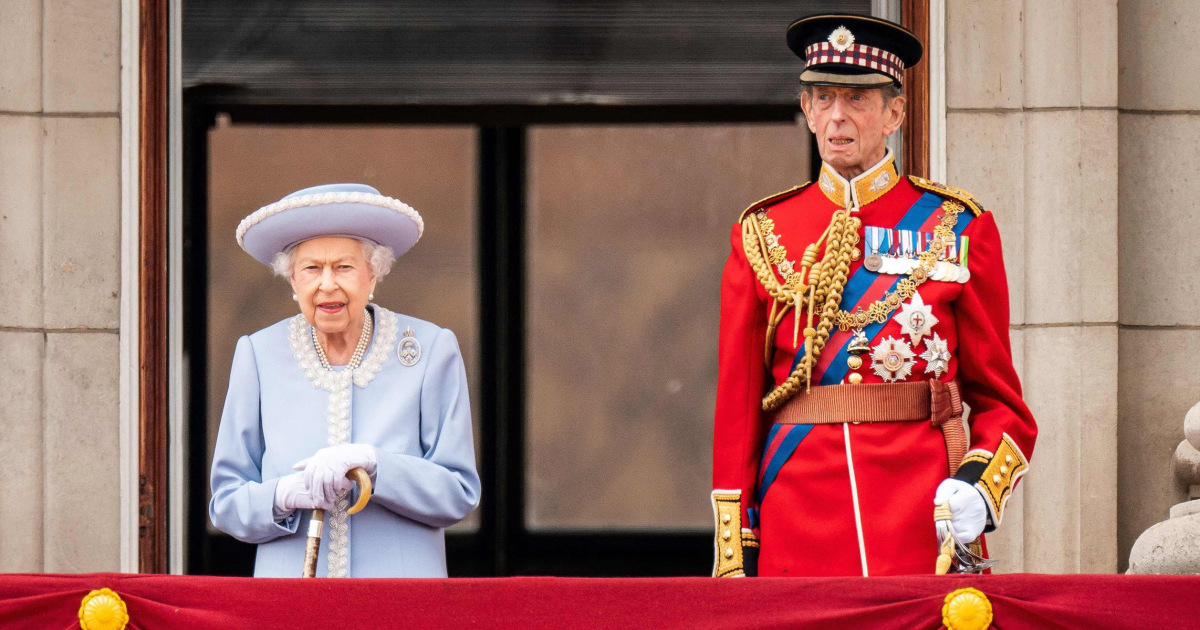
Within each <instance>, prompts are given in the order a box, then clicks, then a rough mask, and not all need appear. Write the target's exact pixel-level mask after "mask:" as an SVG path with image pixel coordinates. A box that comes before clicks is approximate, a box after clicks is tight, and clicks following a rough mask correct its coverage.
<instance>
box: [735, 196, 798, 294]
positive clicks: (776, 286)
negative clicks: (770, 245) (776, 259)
mask: <svg viewBox="0 0 1200 630" xmlns="http://www.w3.org/2000/svg"><path fill="white" fill-rule="evenodd" d="M742 248H743V249H744V250H745V251H746V261H747V262H749V263H750V268H751V269H753V270H754V274H755V275H756V276H758V282H759V283H760V284H762V286H763V288H764V289H766V291H767V294H768V295H770V296H771V297H773V298H775V299H776V300H779V301H780V302H784V303H787V304H789V305H790V304H792V302H793V301H794V300H795V293H794V290H789V289H786V288H785V287H784V285H782V284H780V283H779V281H778V280H776V279H775V272H773V271H771V263H770V262H769V261H768V260H767V259H766V257H765V256H764V255H763V252H764V251H766V242H765V241H764V239H763V237H762V234H761V232H760V231H759V225H758V219H757V216H753V215H752V216H749V217H746V220H744V221H742ZM797 275H799V274H797Z"/></svg>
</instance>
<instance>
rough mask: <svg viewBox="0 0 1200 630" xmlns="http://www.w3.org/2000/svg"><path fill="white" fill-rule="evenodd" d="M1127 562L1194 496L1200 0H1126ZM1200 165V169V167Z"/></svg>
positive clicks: (1123, 502)
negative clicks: (1179, 457)
mask: <svg viewBox="0 0 1200 630" xmlns="http://www.w3.org/2000/svg"><path fill="white" fill-rule="evenodd" d="M1120 27H1121V39H1120V107H1121V109H1120V122H1121V132H1120V167H1121V168H1120V191H1121V194H1120V204H1119V209H1120V231H1119V234H1120V244H1121V250H1120V251H1121V254H1120V283H1121V309H1120V323H1121V332H1120V354H1121V381H1120V384H1121V387H1120V418H1121V424H1120V434H1119V447H1120V451H1119V452H1120V491H1119V499H1120V506H1121V517H1120V523H1119V526H1120V529H1119V532H1120V534H1119V540H1120V557H1121V561H1122V562H1121V568H1122V569H1124V568H1125V561H1126V559H1127V558H1128V557H1129V551H1130V548H1131V547H1132V545H1133V542H1134V540H1136V539H1137V537H1138V535H1139V534H1141V533H1142V531H1143V530H1145V529H1146V528H1147V527H1149V526H1150V525H1152V524H1154V523H1156V522H1158V521H1161V520H1163V519H1165V518H1167V515H1168V511H1169V509H1170V507H1171V506H1172V505H1173V504H1175V503H1178V502H1180V501H1182V500H1184V499H1185V498H1186V496H1185V490H1184V488H1183V487H1182V486H1180V485H1178V484H1177V483H1176V482H1175V480H1174V475H1173V473H1172V454H1173V453H1174V451H1175V446H1176V443H1178V441H1179V418H1181V417H1183V415H1184V413H1185V412H1186V411H1187V410H1188V408H1189V407H1190V406H1191V405H1192V403H1194V402H1196V400H1198V399H1200V378H1197V372H1198V370H1200V367H1198V365H1197V361H1196V358H1197V357H1200V275H1198V274H1197V266H1198V265H1200V257H1198V256H1197V255H1196V248H1195V247H1194V246H1192V245H1191V244H1190V243H1189V241H1190V240H1191V239H1193V238H1194V237H1195V234H1196V226H1197V224H1198V220H1200V204H1198V203H1197V201H1196V199H1197V197H1196V194H1195V191H1194V190H1192V180H1197V179H1198V177H1197V174H1196V173H1197V170H1198V169H1200V113H1198V112H1200V83H1198V82H1197V81H1196V76H1195V73H1194V72H1193V71H1192V70H1191V68H1193V67H1194V66H1195V64H1193V63H1191V62H1192V61H1193V60H1196V59H1200V52H1197V51H1196V50H1195V46H1194V40H1195V34H1196V32H1197V29H1200V4H1197V3H1195V2H1189V1H1187V0H1162V1H1159V2H1126V1H1122V2H1121V3H1120ZM1193 167H1196V168H1193Z"/></svg>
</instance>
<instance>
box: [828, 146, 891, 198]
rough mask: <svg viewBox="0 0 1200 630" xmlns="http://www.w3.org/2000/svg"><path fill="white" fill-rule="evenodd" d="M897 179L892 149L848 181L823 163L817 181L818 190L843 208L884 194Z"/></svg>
mask: <svg viewBox="0 0 1200 630" xmlns="http://www.w3.org/2000/svg"><path fill="white" fill-rule="evenodd" d="M899 181H900V174H899V173H897V172H896V159H895V156H893V155H892V150H891V148H888V150H887V152H886V153H884V155H883V159H882V160H880V161H879V163H878V164H876V165H875V166H872V167H871V168H869V169H867V170H865V171H863V172H862V174H861V175H859V176H858V177H855V178H854V179H852V180H850V181H846V178H844V177H842V176H841V175H838V172H837V171H835V170H833V167H832V166H829V165H828V164H826V163H824V162H822V163H821V177H820V179H818V180H817V182H818V184H819V185H820V188H821V192H823V193H825V196H826V197H828V198H829V200H830V201H832V202H833V203H836V204H837V205H838V206H840V207H842V208H853V207H856V206H857V207H860V208H861V207H862V206H865V205H867V204H869V203H871V202H872V201H875V200H876V199H878V198H880V197H882V196H884V195H885V194H887V192H888V191H889V190H891V189H892V187H893V186H895V185H896V183H897V182H899Z"/></svg>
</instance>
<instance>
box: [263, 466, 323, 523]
mask: <svg viewBox="0 0 1200 630" xmlns="http://www.w3.org/2000/svg"><path fill="white" fill-rule="evenodd" d="M318 507H332V506H326V505H321V504H320V503H318V502H317V500H316V499H315V498H314V497H313V495H312V492H309V490H308V485H307V484H306V483H304V473H299V472H298V473H292V474H290V475H287V476H286V477H280V478H279V484H278V485H276V486H275V508H274V512H275V520H277V521H282V520H283V519H285V518H287V517H288V515H289V514H291V513H292V512H295V511H296V510H311V509H313V508H318Z"/></svg>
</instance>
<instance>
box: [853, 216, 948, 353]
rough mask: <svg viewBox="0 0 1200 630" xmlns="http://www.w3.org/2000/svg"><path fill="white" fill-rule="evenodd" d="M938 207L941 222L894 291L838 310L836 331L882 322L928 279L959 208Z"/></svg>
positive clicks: (930, 277)
mask: <svg viewBox="0 0 1200 630" xmlns="http://www.w3.org/2000/svg"><path fill="white" fill-rule="evenodd" d="M942 210H943V212H944V214H943V215H942V222H941V224H940V225H938V226H937V227H936V228H934V230H933V241H932V242H931V243H930V244H929V248H928V249H926V250H925V251H923V252H921V254H920V255H919V256H917V265H916V268H915V269H913V270H912V273H910V274H909V276H908V277H907V278H905V279H903V280H901V281H900V283H899V284H898V285H897V286H896V290H894V291H892V292H891V293H889V294H888V295H886V296H884V297H883V299H881V300H877V301H876V302H874V303H872V304H871V305H870V306H868V307H867V308H865V309H864V308H861V307H859V308H858V309H855V311H854V312H853V313H847V312H846V311H840V312H838V315H837V326H838V329H839V330H851V329H857V330H862V328H863V327H865V326H867V325H868V324H871V323H873V322H875V323H880V324H882V323H884V322H886V321H887V320H888V316H889V315H890V314H891V312H892V311H894V310H896V309H897V308H899V306H900V304H901V303H903V302H904V300H907V299H908V298H910V297H912V295H913V293H915V292H916V290H917V287H919V286H921V285H922V284H923V283H924V282H925V281H926V280H930V279H932V272H933V270H934V268H935V267H937V265H938V262H939V259H940V257H941V256H942V255H943V253H944V252H945V251H946V248H947V247H948V246H949V244H950V243H951V242H953V241H954V225H955V224H956V223H958V213H960V212H962V210H963V207H962V206H961V205H959V204H957V203H954V202H952V201H947V202H945V203H944V204H942ZM864 262H865V261H864Z"/></svg>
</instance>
